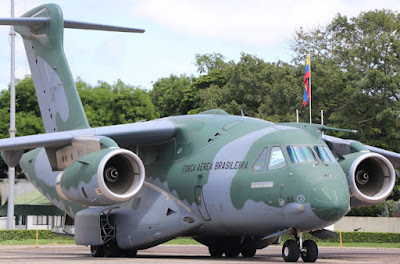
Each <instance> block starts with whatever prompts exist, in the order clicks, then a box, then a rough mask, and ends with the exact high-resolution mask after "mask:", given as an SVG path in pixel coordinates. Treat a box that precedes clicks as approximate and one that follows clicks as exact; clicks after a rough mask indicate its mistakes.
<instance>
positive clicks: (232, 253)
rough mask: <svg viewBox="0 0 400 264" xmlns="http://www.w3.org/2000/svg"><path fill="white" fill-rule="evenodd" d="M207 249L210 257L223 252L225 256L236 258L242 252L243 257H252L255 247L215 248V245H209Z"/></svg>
mask: <svg viewBox="0 0 400 264" xmlns="http://www.w3.org/2000/svg"><path fill="white" fill-rule="evenodd" d="M208 251H209V252H210V255H211V257H213V258H220V257H222V255H223V254H225V256H226V257H227V258H236V257H238V256H239V254H242V256H243V257H244V258H252V257H254V255H255V254H256V251H257V250H256V249H232V248H227V249H223V248H216V247H209V248H208Z"/></svg>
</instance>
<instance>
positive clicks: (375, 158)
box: [339, 151, 396, 207]
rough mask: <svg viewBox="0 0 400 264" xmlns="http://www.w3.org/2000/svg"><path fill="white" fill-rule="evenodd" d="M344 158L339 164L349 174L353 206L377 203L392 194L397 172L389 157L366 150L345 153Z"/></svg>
mask: <svg viewBox="0 0 400 264" xmlns="http://www.w3.org/2000/svg"><path fill="white" fill-rule="evenodd" d="M344 158H345V159H344V160H341V161H339V164H340V165H341V166H342V169H343V171H344V172H345V173H346V174H347V182H348V184H349V188H350V194H351V195H352V197H351V199H350V204H351V206H352V207H362V206H367V205H372V204H376V203H379V202H381V201H383V200H385V199H386V198H387V197H388V196H389V195H390V193H391V192H392V190H393V187H394V185H395V181H396V174H395V171H394V168H393V165H392V164H391V163H390V161H389V160H388V159H387V158H385V157H384V156H382V155H380V154H377V153H373V152H365V151H363V152H356V153H352V154H348V155H344Z"/></svg>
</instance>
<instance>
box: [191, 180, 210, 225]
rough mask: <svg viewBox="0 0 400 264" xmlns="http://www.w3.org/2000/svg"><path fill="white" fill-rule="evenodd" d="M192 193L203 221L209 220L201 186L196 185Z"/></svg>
mask: <svg viewBox="0 0 400 264" xmlns="http://www.w3.org/2000/svg"><path fill="white" fill-rule="evenodd" d="M194 195H195V198H196V204H197V208H198V209H199V212H200V215H201V217H202V218H203V219H204V220H205V221H210V220H211V217H210V215H209V214H208V211H207V208H206V204H205V203H204V197H203V188H202V187H201V186H196V187H195V188H194Z"/></svg>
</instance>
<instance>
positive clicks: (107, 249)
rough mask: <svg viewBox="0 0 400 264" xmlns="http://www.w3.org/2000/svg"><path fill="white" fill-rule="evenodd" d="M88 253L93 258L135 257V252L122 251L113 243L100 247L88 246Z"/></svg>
mask: <svg viewBox="0 0 400 264" xmlns="http://www.w3.org/2000/svg"><path fill="white" fill-rule="evenodd" d="M90 253H91V254H92V256H93V257H126V258H134V257H136V254H137V250H122V249H120V248H119V247H118V245H117V243H115V242H111V241H110V242H108V243H106V244H104V245H101V246H90Z"/></svg>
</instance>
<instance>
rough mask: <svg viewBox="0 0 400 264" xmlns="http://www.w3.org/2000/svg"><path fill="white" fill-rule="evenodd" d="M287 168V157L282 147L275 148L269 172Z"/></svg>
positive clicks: (269, 164) (272, 151)
mask: <svg viewBox="0 0 400 264" xmlns="http://www.w3.org/2000/svg"><path fill="white" fill-rule="evenodd" d="M285 166H286V161H285V157H284V156H283V153H282V150H281V148H280V147H273V148H272V149H271V155H270V156H269V162H268V170H277V169H280V168H283V167H285Z"/></svg>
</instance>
